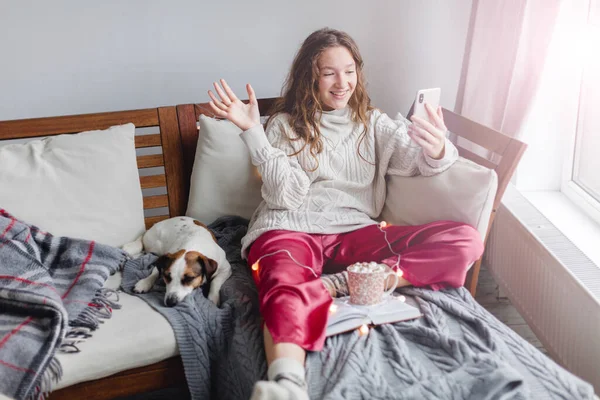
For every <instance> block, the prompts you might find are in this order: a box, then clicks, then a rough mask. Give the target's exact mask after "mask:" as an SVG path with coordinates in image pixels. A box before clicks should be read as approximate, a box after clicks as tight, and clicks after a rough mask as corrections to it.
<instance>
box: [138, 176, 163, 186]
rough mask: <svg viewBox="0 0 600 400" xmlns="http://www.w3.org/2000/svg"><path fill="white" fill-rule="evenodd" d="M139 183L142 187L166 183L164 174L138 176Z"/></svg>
mask: <svg viewBox="0 0 600 400" xmlns="http://www.w3.org/2000/svg"><path fill="white" fill-rule="evenodd" d="M140 185H141V186H142V189H151V188H157V187H163V186H166V185H167V180H166V178H165V176H164V175H148V176H140Z"/></svg>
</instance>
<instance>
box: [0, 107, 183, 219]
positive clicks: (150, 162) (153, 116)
mask: <svg viewBox="0 0 600 400" xmlns="http://www.w3.org/2000/svg"><path fill="white" fill-rule="evenodd" d="M128 122H131V123H133V124H134V125H135V126H136V128H150V129H149V130H150V132H149V133H147V132H144V134H139V133H137V134H136V137H135V147H136V148H137V149H142V148H154V149H153V150H155V151H153V152H154V153H159V154H149V155H140V156H138V157H137V163H138V168H139V170H140V183H141V186H142V188H143V189H156V188H158V189H159V190H160V188H161V187H164V188H165V189H164V190H162V191H163V192H166V193H165V194H159V195H156V194H155V195H144V209H145V210H150V209H159V210H160V209H161V208H166V211H162V212H158V213H157V212H154V213H153V214H155V215H153V216H150V217H146V219H145V222H146V226H147V227H150V226H152V225H153V224H154V223H156V222H158V221H160V220H163V219H166V218H168V217H169V216H170V215H171V216H175V215H181V214H183V213H185V203H186V201H187V195H186V196H185V197H184V196H183V188H184V187H185V184H184V181H183V176H184V175H183V160H182V157H181V154H182V153H181V151H182V149H181V136H180V134H179V125H178V121H177V112H176V109H175V107H174V106H171V107H160V108H147V109H142V110H132V111H117V112H105V113H97V114H81V115H69V116H61V117H47V118H32V119H21V120H11V121H0V140H8V139H25V138H37V137H44V136H54V135H60V134H71V133H78V132H82V131H88V130H96V129H106V128H109V127H110V126H113V125H119V124H125V123H128ZM146 130H148V129H146ZM154 167H164V173H160V172H159V173H153V174H151V175H148V174H146V173H144V169H146V168H154ZM150 171H152V170H150ZM154 211H156V210H154Z"/></svg>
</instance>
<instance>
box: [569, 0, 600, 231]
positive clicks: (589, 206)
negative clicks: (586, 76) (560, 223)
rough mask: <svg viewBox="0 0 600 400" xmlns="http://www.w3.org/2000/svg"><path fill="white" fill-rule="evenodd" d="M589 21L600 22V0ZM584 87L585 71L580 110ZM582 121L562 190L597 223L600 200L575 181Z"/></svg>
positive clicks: (592, 4)
mask: <svg viewBox="0 0 600 400" xmlns="http://www.w3.org/2000/svg"><path fill="white" fill-rule="evenodd" d="M588 19H589V23H593V24H595V25H598V24H600V0H590V9H589V15H588ZM582 89H583V71H582V74H581V76H580V89H579V110H581V103H582V94H583V93H582ZM581 125H582V123H581V120H580V118H579V113H578V117H577V125H576V128H575V132H574V133H573V134H572V135H571V136H570V140H569V145H568V146H567V152H568V153H567V155H566V157H565V161H566V162H565V167H564V168H563V176H562V183H561V189H560V190H561V192H563V193H564V194H565V196H567V197H568V198H569V199H570V200H571V201H572V202H573V203H575V204H576V205H577V206H578V207H580V208H581V209H582V210H583V211H584V212H585V213H587V214H588V215H589V216H590V217H591V218H592V219H594V220H595V221H596V222H597V223H600V201H599V200H598V199H596V198H594V197H593V196H592V195H590V194H589V193H588V192H587V191H586V190H585V189H584V188H583V187H581V186H580V185H579V184H577V183H576V182H575V181H573V175H574V173H575V169H576V165H578V163H579V148H580V146H581V141H578V140H577V139H578V137H579V136H581V129H582V126H581Z"/></svg>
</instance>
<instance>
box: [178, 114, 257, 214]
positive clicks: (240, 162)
mask: <svg viewBox="0 0 600 400" xmlns="http://www.w3.org/2000/svg"><path fill="white" fill-rule="evenodd" d="M199 122H200V132H199V135H198V145H197V147H196V157H195V159H194V167H193V170H192V178H191V182H190V196H189V199H188V207H187V212H186V215H187V216H189V217H193V218H196V219H198V220H199V221H201V222H203V223H205V224H210V223H211V222H213V221H214V220H216V219H217V218H219V217H221V216H224V215H239V216H241V217H244V218H247V219H250V217H252V214H253V213H254V210H256V208H257V207H258V205H259V204H260V202H261V201H262V196H261V193H260V189H261V186H262V181H261V178H260V174H259V173H258V170H257V169H256V167H254V166H253V165H252V162H251V160H250V154H249V152H248V149H247V147H246V145H245V144H244V142H243V141H242V139H241V138H240V129H239V128H238V127H236V126H235V125H234V124H233V123H231V122H230V121H227V120H217V119H215V118H210V117H207V116H205V115H200V118H199Z"/></svg>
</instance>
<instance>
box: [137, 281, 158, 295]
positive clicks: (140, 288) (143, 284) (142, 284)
mask: <svg viewBox="0 0 600 400" xmlns="http://www.w3.org/2000/svg"><path fill="white" fill-rule="evenodd" d="M153 285H154V281H153V280H152V279H142V280H141V281H139V282H138V283H136V284H135V286H134V287H133V292H134V293H147V292H149V291H150V289H152V286H153Z"/></svg>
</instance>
